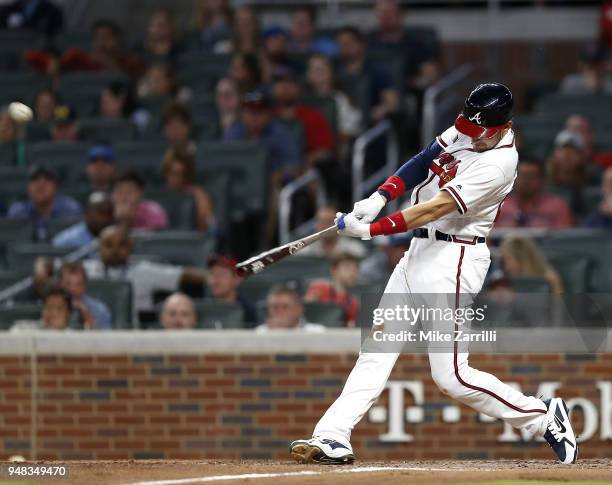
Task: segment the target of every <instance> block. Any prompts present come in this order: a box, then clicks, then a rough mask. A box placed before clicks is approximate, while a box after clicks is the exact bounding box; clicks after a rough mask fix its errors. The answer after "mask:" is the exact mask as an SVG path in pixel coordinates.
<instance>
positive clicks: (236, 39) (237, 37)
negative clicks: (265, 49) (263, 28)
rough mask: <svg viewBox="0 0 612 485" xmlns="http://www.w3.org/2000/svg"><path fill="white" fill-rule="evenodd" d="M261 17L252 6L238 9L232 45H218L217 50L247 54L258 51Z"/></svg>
mask: <svg viewBox="0 0 612 485" xmlns="http://www.w3.org/2000/svg"><path fill="white" fill-rule="evenodd" d="M259 30H260V28H259V18H258V17H257V14H256V13H255V10H253V9H252V8H251V7H249V6H246V5H243V6H241V7H240V8H238V9H236V11H235V13H234V21H233V24H232V42H231V46H227V45H226V46H218V47H217V49H216V50H217V52H229V51H230V50H233V51H234V52H236V53H241V54H247V53H252V54H254V53H256V52H257V51H258V50H259V40H260V37H259Z"/></svg>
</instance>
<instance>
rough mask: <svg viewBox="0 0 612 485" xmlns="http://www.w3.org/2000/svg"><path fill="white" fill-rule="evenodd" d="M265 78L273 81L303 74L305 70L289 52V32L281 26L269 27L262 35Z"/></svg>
mask: <svg viewBox="0 0 612 485" xmlns="http://www.w3.org/2000/svg"><path fill="white" fill-rule="evenodd" d="M262 40H263V51H262V52H263V57H262V67H263V77H264V80H266V81H271V80H273V79H275V78H276V77H278V76H286V75H288V74H297V73H301V72H302V71H303V70H304V69H303V66H302V65H301V64H300V63H299V62H298V61H297V59H296V58H295V57H294V56H293V57H292V56H291V54H290V52H289V32H288V31H287V30H286V29H285V28H284V27H280V26H272V27H268V28H267V29H266V30H264V31H263V33H262Z"/></svg>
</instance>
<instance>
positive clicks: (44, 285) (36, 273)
mask: <svg viewBox="0 0 612 485" xmlns="http://www.w3.org/2000/svg"><path fill="white" fill-rule="evenodd" d="M52 286H53V261H52V260H51V258H47V257H46V256H38V257H37V258H36V259H35V260H34V264H33V266H32V285H31V286H29V287H27V288H26V289H25V290H23V291H20V292H19V293H18V294H17V295H16V297H15V301H18V302H30V303H34V302H35V303H38V302H40V301H42V299H43V297H44V296H45V293H46V292H47V291H48V290H49V288H51V287H52Z"/></svg>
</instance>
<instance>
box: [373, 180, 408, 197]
mask: <svg viewBox="0 0 612 485" xmlns="http://www.w3.org/2000/svg"><path fill="white" fill-rule="evenodd" d="M378 190H382V191H383V192H385V193H386V194H389V197H388V199H389V200H394V199H396V198H397V197H399V196H400V195H402V194H403V193H404V192H406V184H405V183H404V180H403V179H402V178H401V177H398V176H397V175H391V177H389V178H388V179H387V180H386V181H385V183H384V184H382V185H381V186H380V187H378Z"/></svg>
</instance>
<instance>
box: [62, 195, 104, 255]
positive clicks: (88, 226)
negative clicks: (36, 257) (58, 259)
mask: <svg viewBox="0 0 612 485" xmlns="http://www.w3.org/2000/svg"><path fill="white" fill-rule="evenodd" d="M112 223H113V203H112V201H111V198H110V196H109V195H108V194H105V193H104V192H94V193H93V194H91V195H90V196H89V199H88V201H87V208H86V209H85V220H84V221H82V222H79V223H78V224H75V225H74V226H70V227H68V228H66V229H64V230H63V231H61V232H59V233H58V234H57V235H56V236H55V237H54V238H53V241H52V243H53V245H54V246H57V247H70V248H79V247H81V246H85V245H86V244H89V243H90V242H92V241H93V240H94V239H95V238H97V237H98V235H99V234H100V233H101V232H102V230H103V229H104V228H105V227H107V226H110V225H111V224H112Z"/></svg>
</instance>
